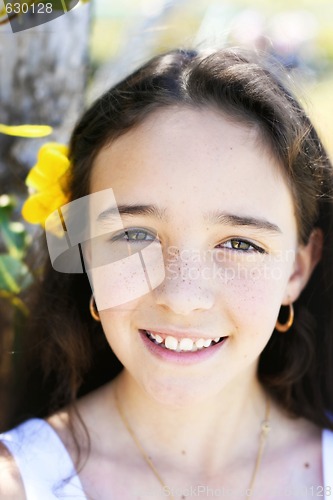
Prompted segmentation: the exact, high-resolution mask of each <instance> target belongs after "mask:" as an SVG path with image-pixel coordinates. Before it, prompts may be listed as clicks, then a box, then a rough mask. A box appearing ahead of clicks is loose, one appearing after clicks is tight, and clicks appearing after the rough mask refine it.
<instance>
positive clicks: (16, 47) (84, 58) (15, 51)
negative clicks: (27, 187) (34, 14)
mask: <svg viewBox="0 0 333 500" xmlns="http://www.w3.org/2000/svg"><path fill="white" fill-rule="evenodd" d="M89 28H90V4H89V3H88V4H85V5H80V6H79V7H77V8H75V9H73V10H72V11H70V12H68V13H66V14H64V15H62V16H60V17H59V18H57V19H55V20H53V21H51V22H49V23H46V24H42V25H40V26H37V27H34V28H31V29H28V30H26V31H22V32H20V33H14V34H13V33H11V32H10V26H8V24H7V25H4V26H1V27H0V122H1V123H6V124H23V123H36V124H48V125H51V126H53V127H54V133H53V134H52V136H50V137H48V138H45V139H34V140H32V139H19V138H12V137H9V136H5V135H2V134H1V135H0V186H1V189H0V192H2V193H3V192H11V193H13V192H14V193H15V192H18V193H19V192H20V191H22V190H23V189H24V184H23V181H24V178H25V176H26V173H27V170H28V169H29V168H30V167H31V166H32V165H33V164H34V162H35V159H36V153H37V150H38V149H39V147H40V146H41V144H42V143H43V142H46V141H48V140H50V139H51V140H55V141H60V142H68V139H69V135H70V132H71V129H72V127H73V125H74V123H75V121H76V119H77V117H78V115H79V114H80V113H81V110H82V107H83V105H84V90H85V87H86V80H87V68H88V39H89V38H88V35H89Z"/></svg>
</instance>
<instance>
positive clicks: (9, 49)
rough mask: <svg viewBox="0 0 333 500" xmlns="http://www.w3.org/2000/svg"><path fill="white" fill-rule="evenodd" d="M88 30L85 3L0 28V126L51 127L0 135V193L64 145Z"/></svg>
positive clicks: (6, 315)
mask: <svg viewBox="0 0 333 500" xmlns="http://www.w3.org/2000/svg"><path fill="white" fill-rule="evenodd" d="M0 1H1V0H0ZM89 28H90V5H89V4H85V5H83V6H79V7H78V8H76V9H74V10H72V11H70V12H68V13H67V14H64V15H62V16H60V17H58V18H57V19H55V20H53V21H51V22H50V23H46V24H42V25H40V26H37V27H34V28H31V29H28V30H26V31H22V32H20V33H14V34H13V33H11V31H10V25H8V24H6V25H1V26H0V123H5V124H9V125H11V124H30V123H31V124H45V125H51V126H52V127H54V132H53V134H52V136H50V137H46V138H44V139H23V138H17V137H10V136H6V135H3V134H0V195H1V194H3V193H8V194H9V193H10V194H15V195H16V196H17V197H18V198H19V200H20V201H21V202H22V200H23V198H24V197H26V187H25V185H24V179H25V177H26V174H27V171H28V170H29V168H31V167H32V166H33V165H34V163H35V161H36V155H37V151H38V149H39V147H40V146H41V145H42V143H43V142H47V141H50V140H52V141H59V142H64V143H67V142H68V139H69V136H70V133H71V130H72V128H73V125H74V123H75V121H76V120H77V118H78V116H79V114H81V113H82V108H83V106H84V101H85V98H84V91H85V87H86V80H87V73H88V72H87V69H88V41H89ZM20 205H21V203H19V208H20ZM17 217H18V218H20V216H19V213H17ZM31 227H32V226H31ZM29 229H30V228H29ZM0 233H1V227H0ZM1 251H4V248H3V246H2V245H1V234H0V252H1ZM8 306H9V302H8V301H5V300H4V299H2V300H0V430H3V429H5V428H6V427H7V424H8V422H9V421H10V416H11V413H12V412H13V411H14V410H15V399H16V398H15V395H14V396H13V395H12V394H11V392H12V391H13V388H14V387H15V385H14V378H13V377H12V376H11V375H12V372H13V366H14V364H13V361H15V359H18V358H17V356H19V354H20V349H19V344H18V342H19V341H20V335H19V334H20V330H21V327H20V324H18V323H17V321H15V318H16V317H17V313H18V311H16V310H15V309H14V307H13V306H12V307H8ZM12 351H15V352H14V353H13V354H12ZM15 354H16V356H15ZM15 371H16V368H15ZM14 392H15V391H14Z"/></svg>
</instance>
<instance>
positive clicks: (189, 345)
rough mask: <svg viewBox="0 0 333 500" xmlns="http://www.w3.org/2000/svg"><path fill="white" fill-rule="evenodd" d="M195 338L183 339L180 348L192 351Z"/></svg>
mask: <svg viewBox="0 0 333 500" xmlns="http://www.w3.org/2000/svg"><path fill="white" fill-rule="evenodd" d="M192 347H193V340H191V339H181V341H180V342H179V349H180V350H181V351H192Z"/></svg>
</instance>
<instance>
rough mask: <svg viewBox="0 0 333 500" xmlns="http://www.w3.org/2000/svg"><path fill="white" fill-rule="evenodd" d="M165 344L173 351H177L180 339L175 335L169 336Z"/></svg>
mask: <svg viewBox="0 0 333 500" xmlns="http://www.w3.org/2000/svg"><path fill="white" fill-rule="evenodd" d="M164 344H165V347H166V348H167V349H171V350H172V351H175V350H176V349H177V347H178V341H177V339H175V337H167V338H166V339H165V341H164Z"/></svg>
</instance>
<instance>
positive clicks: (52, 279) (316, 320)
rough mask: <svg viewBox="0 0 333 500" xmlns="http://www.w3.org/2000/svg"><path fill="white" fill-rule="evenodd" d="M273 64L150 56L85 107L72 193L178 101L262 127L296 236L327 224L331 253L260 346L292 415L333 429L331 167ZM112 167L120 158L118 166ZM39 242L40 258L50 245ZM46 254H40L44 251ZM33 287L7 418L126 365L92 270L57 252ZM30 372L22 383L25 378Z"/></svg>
mask: <svg viewBox="0 0 333 500" xmlns="http://www.w3.org/2000/svg"><path fill="white" fill-rule="evenodd" d="M283 81H284V79H283V78H282V77H281V76H280V74H279V73H278V72H277V71H276V70H275V68H274V65H272V64H271V63H269V62H267V60H265V59H264V58H262V57H258V56H257V55H256V54H254V53H250V52H244V51H242V50H240V49H237V48H226V49H220V50H214V51H211V52H196V51H192V50H173V51H170V52H168V53H165V54H163V55H159V56H157V57H154V58H153V59H151V60H150V61H149V62H148V63H146V64H145V65H144V66H142V67H141V68H139V69H138V70H136V71H135V72H134V73H133V74H131V75H130V76H128V77H127V78H126V79H124V80H123V81H121V82H120V83H119V84H117V85H116V86H115V87H113V88H111V89H110V90H109V91H107V92H106V93H105V94H104V95H102V96H101V97H100V98H99V99H97V100H96V101H95V102H94V104H93V105H92V106H91V107H90V108H89V109H88V110H87V111H86V112H85V113H84V114H83V116H82V118H81V119H80V120H79V122H78V123H77V125H76V127H75V129H74V131H73V134H72V137H71V141H70V160H71V165H72V170H71V181H70V185H69V186H68V190H69V195H70V199H71V200H74V199H77V198H80V197H82V196H85V195H87V194H89V181H90V176H91V171H92V168H93V165H94V159H95V158H96V155H97V154H98V152H99V151H100V150H101V148H103V147H105V146H106V145H107V144H109V143H110V142H112V141H113V140H115V139H116V138H118V137H119V136H120V135H122V134H125V133H126V132H127V131H129V130H130V129H132V128H133V127H136V126H138V125H139V124H140V123H142V122H143V121H144V120H145V118H146V117H147V116H148V115H150V114H151V113H153V112H154V111H156V110H159V109H162V108H166V107H168V106H173V107H175V106H178V107H184V106H186V107H191V108H205V107H209V108H211V109H215V110H217V111H220V112H222V113H223V114H224V115H226V116H228V117H230V119H231V120H233V121H234V122H237V123H240V124H245V125H247V126H256V127H257V129H259V134H260V137H261V139H262V141H263V142H264V143H265V144H266V145H268V146H269V147H270V149H271V151H272V153H273V155H274V156H275V157H276V158H277V159H278V161H279V163H280V165H282V166H283V169H284V172H285V175H286V178H287V179H288V183H289V186H290V189H291V190H292V194H293V199H294V204H295V209H296V218H297V226H298V240H299V243H300V244H306V243H307V242H308V240H309V236H310V234H311V231H312V230H313V229H314V228H316V227H318V228H321V230H322V231H323V234H324V248H323V254H322V259H321V261H320V262H319V264H318V265H317V267H316V269H315V270H314V272H313V274H312V276H311V279H310V281H309V282H308V284H307V286H306V287H305V289H304V291H303V292H302V294H301V295H300V297H299V299H298V300H297V301H296V303H295V304H294V307H295V320H294V324H293V325H292V327H291V329H290V331H289V332H288V333H287V334H283V335H282V334H280V333H279V332H277V331H275V330H274V331H273V332H272V336H271V338H270V340H269V342H268V344H267V345H266V347H265V349H264V350H263V352H262V353H261V355H260V359H259V365H258V378H259V380H260V381H261V383H262V385H263V386H264V387H265V388H266V390H267V391H269V393H270V394H271V396H272V397H273V398H275V400H276V401H278V402H279V404H280V405H281V406H282V407H283V408H284V409H285V410H286V411H288V412H289V414H290V415H291V416H294V417H297V416H302V417H305V418H307V419H308V420H310V421H312V422H314V423H315V424H317V425H318V426H320V427H326V428H331V429H333V423H332V422H331V421H330V418H329V412H332V411H333V385H332V381H333V288H332V286H333V201H332V191H333V190H332V188H333V170H332V165H331V163H330V161H329V158H328V155H327V154H326V152H325V149H324V147H323V145H322V143H321V141H320V139H319V137H318V135H317V133H316V131H315V129H314V127H313V125H312V123H311V121H310V120H309V118H308V116H307V114H306V112H305V111H304V109H303V108H302V107H301V105H300V104H299V103H298V101H297V100H296V99H295V97H294V96H293V95H292V94H291V92H290V91H289V90H288V89H287V87H286V85H285V83H284V82H283ZM110 168H112V165H110ZM44 247H45V245H39V247H38V252H39V256H42V255H45V253H46V252H45V248H44ZM40 259H41V257H40ZM43 266H44V272H43V275H42V278H41V279H40V280H39V282H38V283H36V285H35V290H34V292H33V293H30V295H29V300H28V303H29V306H30V310H31V315H30V320H29V322H28V323H29V324H28V326H27V331H26V332H25V335H24V339H25V346H24V352H25V354H26V356H25V357H24V358H25V360H26V361H25V364H24V365H22V369H21V372H20V374H21V381H20V383H19V384H17V385H16V387H17V388H18V387H20V389H22V393H23V394H24V397H21V398H20V399H19V403H18V404H17V405H16V407H15V408H14V409H13V412H12V416H11V419H10V420H9V425H14V424H17V423H19V422H20V421H22V420H24V419H25V418H27V417H28V416H30V415H35V416H42V417H43V416H45V415H47V414H48V413H50V412H52V411H55V410H57V409H59V408H60V407H62V406H63V405H70V406H71V407H75V400H76V399H77V397H79V396H81V395H83V394H85V393H87V392H89V391H91V390H93V389H94V388H97V387H98V386H100V385H101V384H103V383H105V382H106V381H108V380H111V379H112V378H113V377H115V376H116V375H117V374H118V373H119V372H120V370H121V369H122V365H121V364H120V362H119V361H118V360H117V358H116V356H115V355H114V354H113V352H112V350H111V349H110V347H109V345H108V344H107V341H106V339H105V336H104V334H103V331H102V327H101V325H100V324H99V323H97V322H95V321H94V320H93V319H92V317H91V315H90V313H89V306H88V305H89V299H90V297H91V288H90V285H89V281H88V279H87V276H86V275H84V274H83V275H80V274H77V275H75V274H72V275H70V274H68V275H65V274H62V273H58V272H56V271H54V270H53V268H52V266H51V264H50V262H49V259H48V257H47V256H46V260H45V262H44V264H43ZM23 380H24V381H25V382H26V384H25V385H24V384H23V382H22V381H23Z"/></svg>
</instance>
